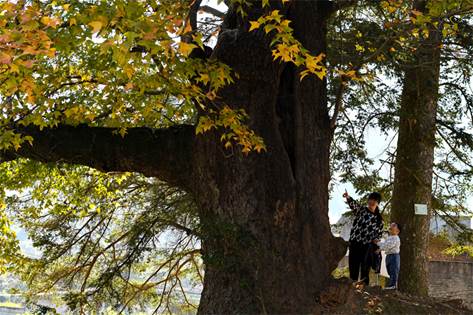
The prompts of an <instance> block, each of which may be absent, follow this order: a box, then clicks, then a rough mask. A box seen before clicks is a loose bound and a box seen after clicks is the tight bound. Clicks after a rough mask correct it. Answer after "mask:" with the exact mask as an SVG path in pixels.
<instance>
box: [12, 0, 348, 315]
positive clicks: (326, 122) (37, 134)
mask: <svg viewBox="0 0 473 315" xmlns="http://www.w3.org/2000/svg"><path fill="white" fill-rule="evenodd" d="M330 5H331V2H329V1H293V2H290V4H289V6H287V7H286V8H285V9H284V10H283V11H284V14H286V16H287V17H288V18H289V19H290V20H292V24H291V26H292V27H293V28H294V29H295V36H296V38H298V39H299V40H300V41H301V42H302V44H303V45H304V46H305V47H306V48H308V49H309V50H310V51H311V52H312V53H314V54H319V53H321V52H325V51H326V42H325V35H326V25H325V23H326V20H327V18H328V16H329V14H330V13H331V12H332V10H333V8H331V7H330ZM248 14H249V18H250V19H253V18H255V17H256V18H257V16H258V15H259V14H261V9H258V8H257V6H254V7H252V8H251V10H250V12H248ZM247 30H248V22H247V21H243V20H241V18H239V17H237V16H236V15H234V14H232V13H231V12H230V13H229V14H227V17H226V20H225V23H224V30H223V31H222V32H221V35H220V36H219V39H218V43H217V45H216V47H215V49H214V52H213V55H212V58H217V59H218V60H221V61H223V62H225V63H227V64H229V65H230V66H231V67H232V68H233V69H234V70H235V71H236V72H237V73H238V74H239V79H238V81H237V82H236V83H235V84H233V85H231V86H228V87H227V88H225V89H224V90H223V91H222V92H221V94H220V95H219V97H220V99H221V100H222V102H224V103H225V104H227V105H229V106H231V107H232V108H243V109H245V111H246V112H247V113H248V114H249V117H250V122H249V123H250V126H251V128H252V129H253V130H255V132H256V133H258V134H259V135H261V136H262V137H263V138H264V141H265V144H266V146H267V152H265V153H261V154H257V153H251V154H249V155H248V156H244V155H243V154H242V153H241V152H239V150H238V149H235V150H234V151H231V150H225V149H224V148H223V146H222V144H221V141H220V136H219V134H218V132H209V133H206V134H205V135H203V136H194V135H193V134H192V128H191V127H190V128H189V127H180V128H177V129H174V130H154V131H153V130H150V129H133V128H131V129H128V133H127V135H126V136H125V137H124V138H123V139H121V138H120V136H116V135H114V134H113V132H112V131H111V130H107V129H104V128H90V127H75V128H73V127H67V126H61V127H59V128H56V129H45V130H43V131H39V130H36V129H28V130H24V132H25V133H29V134H32V135H33V136H34V138H35V142H34V145H33V146H32V147H30V146H25V148H23V149H21V150H20V151H19V152H16V153H13V152H9V153H4V154H3V155H4V158H7V159H12V158H15V157H17V156H26V157H30V158H34V159H38V160H41V161H52V162H58V161H64V162H71V163H79V164H85V165H89V166H92V167H96V168H99V169H102V170H105V171H107V170H108V171H109V170H119V171H124V170H128V171H137V172H142V173H144V174H145V175H147V176H157V177H160V178H162V179H164V180H167V181H168V182H170V183H173V184H175V185H179V186H181V187H183V188H184V189H186V190H187V191H189V192H190V193H191V194H193V195H194V196H195V199H196V202H197V204H198V206H199V208H200V219H201V224H202V232H203V233H202V234H203V239H202V251H203V258H204V262H205V283H204V289H203V293H202V298H201V303H200V306H199V313H200V314H237V313H238V314H241V313H244V314H254V313H278V314H281V313H285V314H287V313H293V314H296V313H297V314H307V313H313V312H315V311H316V296H317V294H318V293H319V292H320V291H321V290H322V288H323V286H324V285H325V283H326V281H328V279H329V277H330V273H331V271H332V270H333V269H334V268H335V267H336V265H337V263H338V261H339V260H340V259H341V257H343V255H344V254H345V251H346V247H345V244H344V242H343V240H341V239H340V238H335V237H333V236H332V234H331V232H330V225H329V218H328V182H329V179H330V173H329V147H330V142H331V139H332V135H333V130H332V128H331V126H330V117H329V113H328V107H327V95H326V93H327V86H326V85H327V84H326V80H320V79H318V78H316V77H311V78H309V77H307V78H305V79H304V80H302V81H301V80H300V78H299V71H300V70H299V69H297V68H296V67H294V66H292V65H289V64H283V63H279V62H274V61H273V58H272V55H271V50H270V48H269V38H267V37H266V35H265V34H264V32H251V33H249V32H248V31H247ZM72 143H74V145H71V144H72ZM76 144H79V145H76ZM186 163H188V164H186Z"/></svg>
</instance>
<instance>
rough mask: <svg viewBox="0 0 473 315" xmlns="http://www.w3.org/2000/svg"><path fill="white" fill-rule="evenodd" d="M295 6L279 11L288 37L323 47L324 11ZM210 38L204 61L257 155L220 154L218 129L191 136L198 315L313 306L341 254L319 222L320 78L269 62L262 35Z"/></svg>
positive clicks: (322, 193) (322, 207)
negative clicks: (252, 137) (224, 78)
mask: <svg viewBox="0 0 473 315" xmlns="http://www.w3.org/2000/svg"><path fill="white" fill-rule="evenodd" d="M318 3H319V2H309V1H300V2H295V5H292V6H291V7H290V9H289V11H288V12H287V13H286V14H287V15H288V16H289V17H291V18H292V20H293V24H291V25H292V26H293V27H294V28H295V33H296V36H297V38H298V39H299V40H300V41H301V42H302V43H303V44H304V46H305V47H307V48H309V49H310V50H311V51H312V52H313V53H315V54H318V53H320V52H324V51H325V18H326V16H325V15H326V13H327V12H325V11H324V9H325V8H323V7H322V6H321V5H320V3H319V4H318ZM231 32H234V33H229V34H231V36H230V35H228V36H227V37H225V32H224V34H223V35H222V36H221V37H220V39H219V43H218V44H217V46H216V48H215V51H214V55H213V57H215V58H218V59H219V60H222V61H224V62H225V63H227V64H230V65H231V66H232V68H233V69H235V70H236V72H238V74H239V76H240V78H239V80H238V81H237V83H236V84H234V85H232V86H230V87H228V88H227V89H225V91H223V92H222V94H221V95H220V96H221V97H222V100H223V101H224V102H225V104H228V105H230V106H231V107H233V108H244V109H245V110H246V112H247V113H248V114H249V115H250V119H251V122H250V124H251V127H252V129H254V130H255V131H256V132H257V133H258V134H260V135H262V136H263V138H264V140H265V143H266V145H267V152H266V153H262V154H250V155H249V156H247V157H245V156H243V155H242V154H241V153H240V152H238V149H235V150H227V151H225V150H222V145H221V144H220V143H219V140H218V139H219V136H218V134H215V135H213V138H212V137H209V135H205V136H204V137H200V138H199V139H198V141H199V144H198V149H197V153H196V161H195V163H194V164H195V165H199V168H198V169H197V170H196V174H195V180H194V182H195V184H196V186H195V187H194V191H195V192H196V193H195V195H196V196H197V201H198V203H199V205H200V208H201V209H202V210H201V221H202V224H203V230H204V231H206V232H205V236H204V239H203V241H202V246H203V255H204V262H205V265H206V271H205V283H204V289H203V293H202V298H201V302H200V306H199V313H200V314H236V313H239V314H241V313H243V314H255V313H270V314H274V313H278V314H282V313H285V314H287V313H293V314H295V313H297V314H307V313H313V312H316V305H317V303H316V297H317V294H318V293H319V292H320V291H321V290H322V288H323V286H324V285H325V284H326V282H327V280H328V279H329V276H330V273H331V271H332V270H333V269H334V268H335V267H336V265H337V263H338V261H339V259H341V257H343V255H344V253H345V246H344V244H343V241H341V240H340V239H336V238H334V237H333V236H332V234H331V232H330V225H329V219H328V182H329V179H330V174H329V146H330V142H331V137H332V131H331V128H330V119H329V116H328V112H327V98H326V82H325V80H320V79H318V78H315V77H313V78H306V79H304V80H303V81H302V82H301V81H300V78H299V73H298V71H299V70H298V69H296V68H295V67H294V66H292V65H287V64H286V65H285V64H282V63H279V62H274V61H273V58H272V55H271V51H270V49H269V46H268V41H267V39H266V38H265V35H264V33H262V32H261V33H257V32H252V33H248V32H243V31H240V30H239V29H238V28H236V29H235V30H233V31H231Z"/></svg>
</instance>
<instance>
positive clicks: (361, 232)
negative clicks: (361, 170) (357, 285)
mask: <svg viewBox="0 0 473 315" xmlns="http://www.w3.org/2000/svg"><path fill="white" fill-rule="evenodd" d="M343 197H344V198H346V201H347V203H348V206H349V207H350V209H351V210H352V211H353V212H354V215H355V219H354V221H353V227H352V228H351V231H350V240H349V247H348V248H349V255H348V268H349V269H350V278H351V279H352V280H354V281H358V279H359V276H360V273H361V280H362V281H364V283H365V284H366V285H368V284H369V268H370V266H369V265H368V264H367V262H366V259H365V258H366V256H367V252H368V250H369V248H370V244H372V243H376V241H378V240H379V239H380V238H381V236H382V231H383V218H382V216H381V214H380V213H379V207H378V205H379V203H380V202H381V195H380V194H379V193H377V192H373V193H371V194H369V196H368V204H367V205H366V206H361V205H360V204H359V203H358V202H357V201H356V200H354V199H353V198H351V197H350V196H349V195H348V193H347V192H346V191H345V193H344V194H343Z"/></svg>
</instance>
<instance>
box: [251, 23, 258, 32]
mask: <svg viewBox="0 0 473 315" xmlns="http://www.w3.org/2000/svg"><path fill="white" fill-rule="evenodd" d="M250 25H251V26H250V32H251V31H252V30H256V29H258V28H259V27H260V23H259V22H258V21H250Z"/></svg>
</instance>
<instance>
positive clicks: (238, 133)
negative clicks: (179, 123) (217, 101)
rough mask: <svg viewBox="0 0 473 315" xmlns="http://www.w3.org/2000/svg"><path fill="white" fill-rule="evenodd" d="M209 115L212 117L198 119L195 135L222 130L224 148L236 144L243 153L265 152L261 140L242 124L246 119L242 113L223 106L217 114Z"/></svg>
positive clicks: (213, 112)
mask: <svg viewBox="0 0 473 315" xmlns="http://www.w3.org/2000/svg"><path fill="white" fill-rule="evenodd" d="M211 113H212V115H209V116H204V117H201V118H200V120H199V124H198V125H197V129H196V131H197V134H200V133H204V132H206V131H209V130H211V129H217V128H223V130H224V133H223V134H222V136H221V138H220V140H221V141H222V142H223V143H224V146H225V148H227V149H228V148H231V147H232V146H233V143H237V144H238V145H240V146H241V148H242V151H243V153H249V152H250V151H252V150H255V151H257V152H261V151H263V150H266V147H265V145H264V142H263V139H262V138H261V137H259V136H257V135H256V134H255V132H254V131H252V130H251V129H250V128H248V127H247V126H246V125H245V124H244V123H243V122H244V121H245V120H246V119H247V116H246V114H245V112H244V111H241V110H238V111H236V110H233V109H231V108H230V107H228V106H224V107H223V108H222V109H221V110H219V111H218V112H215V111H211Z"/></svg>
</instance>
